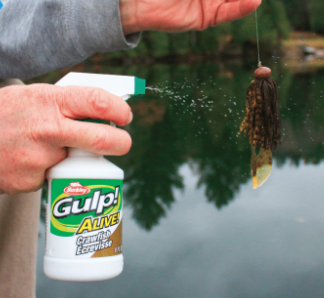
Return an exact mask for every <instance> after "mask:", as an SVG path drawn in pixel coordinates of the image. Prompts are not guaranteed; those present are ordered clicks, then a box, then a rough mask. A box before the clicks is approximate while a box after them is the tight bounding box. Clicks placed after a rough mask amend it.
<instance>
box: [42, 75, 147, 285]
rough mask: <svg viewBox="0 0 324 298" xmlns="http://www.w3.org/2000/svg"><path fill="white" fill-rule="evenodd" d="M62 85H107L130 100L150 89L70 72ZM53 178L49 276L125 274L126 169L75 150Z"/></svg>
mask: <svg viewBox="0 0 324 298" xmlns="http://www.w3.org/2000/svg"><path fill="white" fill-rule="evenodd" d="M98 76H99V78H98ZM57 84H58V85H61V86H66V85H85V84H86V85H90V86H96V87H101V88H103V89H106V90H107V91H110V90H111V92H112V93H114V94H116V95H118V96H122V97H123V98H124V99H127V98H129V97H130V95H131V94H144V93H145V81H144V80H141V79H138V78H134V77H125V76H109V75H94V74H83V73H82V74H78V73H70V74H68V75H67V76H66V77H64V78H63V79H62V80H61V81H59V82H58V83H57ZM47 179H48V183H49V191H48V202H47V210H46V211H47V212H46V253H45V257H44V272H45V274H46V275H47V276H48V277H49V278H52V279H56V280H64V281H99V280H105V279H110V278H113V277H116V276H117V275H119V274H120V273H121V272H122V270H123V265H124V260H123V254H122V220H123V211H122V200H123V192H122V190H123V179H124V172H123V170H122V169H120V168H119V167H117V166H116V165H114V164H113V163H111V162H109V161H108V160H106V159H105V158H104V157H102V156H100V155H97V154H94V153H91V152H87V151H83V150H80V149H76V148H69V149H68V157H67V158H66V159H65V160H63V161H62V162H60V163H59V164H57V165H56V166H54V167H52V168H51V169H49V170H48V172H47Z"/></svg>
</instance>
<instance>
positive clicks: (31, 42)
mask: <svg viewBox="0 0 324 298" xmlns="http://www.w3.org/2000/svg"><path fill="white" fill-rule="evenodd" d="M0 33H1V34H0V78H14V77H19V78H31V77H35V76H39V75H42V74H45V73H47V72H49V71H52V70H56V69H61V68H67V67H71V66H73V65H75V64H77V63H80V62H81V61H83V60H85V59H86V58H87V57H89V56H91V55H93V54H94V53H97V52H109V51H117V50H126V49H131V48H133V47H135V46H136V44H137V43H138V40H139V38H140V34H139V33H137V34H136V33H135V34H130V35H127V36H124V34H123V31H122V25H121V21H120V13H119V5H118V0H70V1H60V0H46V1H45V0H33V1H26V0H10V1H9V2H8V3H6V4H5V5H4V7H3V8H2V9H1V10H0Z"/></svg>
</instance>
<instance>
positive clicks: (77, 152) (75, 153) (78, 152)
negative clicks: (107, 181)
mask: <svg viewBox="0 0 324 298" xmlns="http://www.w3.org/2000/svg"><path fill="white" fill-rule="evenodd" d="M100 156H101V155H99V154H96V153H92V152H89V151H85V150H82V149H78V148H68V157H100Z"/></svg>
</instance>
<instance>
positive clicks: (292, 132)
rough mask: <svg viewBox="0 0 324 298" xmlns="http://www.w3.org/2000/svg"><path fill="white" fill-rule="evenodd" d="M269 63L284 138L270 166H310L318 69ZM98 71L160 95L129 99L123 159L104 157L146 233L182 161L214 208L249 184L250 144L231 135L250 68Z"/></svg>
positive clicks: (319, 144) (316, 127) (315, 139)
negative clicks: (131, 78)
mask: <svg viewBox="0 0 324 298" xmlns="http://www.w3.org/2000/svg"><path fill="white" fill-rule="evenodd" d="M267 65H273V63H272V62H271V61H270V62H267ZM276 66H277V68H274V67H273V77H274V78H275V79H276V81H277V83H278V85H279V86H280V102H279V109H280V114H281V116H282V127H283V140H282V145H281V146H280V148H278V150H277V152H275V153H274V164H275V165H277V166H281V165H283V164H284V163H286V162H292V163H293V164H295V165H298V164H299V163H300V162H301V161H304V162H305V163H313V164H317V163H319V162H320V161H321V160H322V159H323V158H324V146H323V142H324V140H323V135H324V131H323V127H324V113H323V108H324V106H323V104H322V102H323V98H324V92H323V91H324V87H322V86H323V85H322V81H323V77H324V71H319V72H317V73H313V74H303V75H294V76H293V75H292V74H291V73H290V72H288V71H287V70H285V69H283V68H281V67H280V65H278V64H276ZM94 67H95V66H93V65H90V66H85V65H84V66H78V71H84V72H95V71H94ZM250 68H251V70H250ZM96 69H97V68H96ZM69 71H71V70H69ZM102 72H103V73H111V74H124V75H127V74H128V75H136V76H138V77H143V78H146V79H147V85H148V86H152V87H159V89H160V91H161V90H162V92H152V91H150V90H148V92H147V95H145V96H144V97H143V98H141V99H138V98H133V99H130V100H129V104H130V105H131V107H132V110H133V113H134V120H133V122H132V124H131V125H129V126H128V127H126V129H127V130H128V131H129V132H130V134H131V136H132V139H133V146H132V149H131V151H130V153H129V154H127V155H126V156H123V157H109V160H111V161H112V162H114V163H115V164H117V165H118V166H120V167H121V168H122V169H124V171H125V184H124V185H125V187H124V198H125V201H124V202H125V204H126V205H128V206H129V207H130V208H131V209H132V212H133V218H134V219H135V221H136V222H137V223H138V224H139V226H141V227H142V228H144V229H146V230H150V229H152V228H153V227H154V226H156V225H158V224H159V221H160V219H161V218H162V217H164V216H166V215H167V211H168V209H170V208H171V207H172V204H173V203H174V201H175V198H174V190H175V189H179V190H183V189H184V184H183V181H182V177H181V175H180V174H179V168H180V167H181V166H182V165H184V164H186V163H189V164H190V165H191V166H192V170H193V171H194V172H196V174H198V176H199V180H198V184H197V187H202V188H204V189H205V196H206V198H207V200H208V201H209V202H212V203H213V204H214V205H215V206H216V207H217V208H219V209H220V208H221V207H222V206H224V205H227V204H229V202H230V201H232V200H233V199H234V198H235V194H236V193H237V192H238V191H239V189H240V186H241V185H243V184H245V183H247V182H248V181H250V179H251V178H250V177H251V176H250V154H251V151H250V147H249V144H248V143H247V142H246V139H244V137H242V138H241V137H237V132H238V131H239V126H240V123H241V122H242V120H243V117H244V115H245V92H246V91H245V89H246V86H247V85H248V84H249V82H250V80H251V76H252V75H253V71H252V67H250V66H249V67H248V68H244V67H243V66H241V65H239V64H235V65H227V66H226V67H225V66H224V65H222V64H217V63H211V62H208V63H197V64H181V65H179V64H175V65H172V64H169V65H166V64H163V65H148V66H145V67H143V66H140V67H139V66H138V67H136V66H134V67H130V68H125V67H119V68H110V67H109V66H105V65H104V66H103V67H102ZM62 75H63V73H62V72H61V73H56V74H53V73H52V74H50V75H49V76H45V77H43V78H40V79H38V81H41V82H44V81H45V82H50V83H55V81H56V80H57V79H58V78H59V77H61V76H62ZM35 81H36V80H34V82H35ZM44 199H45V198H44ZM201 199H204V198H201Z"/></svg>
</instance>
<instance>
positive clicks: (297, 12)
mask: <svg viewBox="0 0 324 298" xmlns="http://www.w3.org/2000/svg"><path fill="white" fill-rule="evenodd" d="M281 2H282V4H283V5H284V7H285V10H286V15H287V17H288V20H289V22H290V24H291V26H292V27H293V29H294V30H309V29H310V23H309V22H310V21H309V18H310V16H309V11H308V4H309V0H281Z"/></svg>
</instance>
